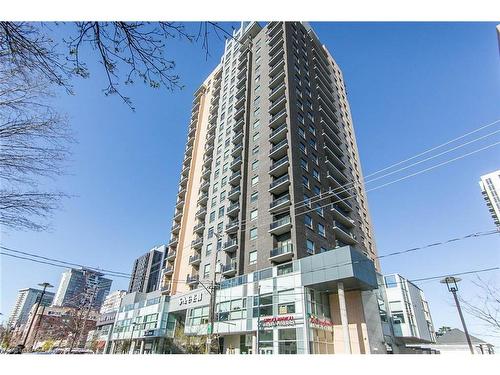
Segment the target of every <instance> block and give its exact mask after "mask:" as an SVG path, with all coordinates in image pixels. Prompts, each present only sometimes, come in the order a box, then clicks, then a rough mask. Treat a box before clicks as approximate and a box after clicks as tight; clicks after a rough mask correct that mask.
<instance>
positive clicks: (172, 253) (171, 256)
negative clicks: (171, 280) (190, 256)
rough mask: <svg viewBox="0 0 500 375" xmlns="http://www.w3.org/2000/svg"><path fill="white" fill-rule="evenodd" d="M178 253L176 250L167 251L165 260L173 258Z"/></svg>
mask: <svg viewBox="0 0 500 375" xmlns="http://www.w3.org/2000/svg"><path fill="white" fill-rule="evenodd" d="M176 255H177V251H175V250H169V251H168V252H167V254H166V255H165V260H172V259H174V258H175V256H176Z"/></svg>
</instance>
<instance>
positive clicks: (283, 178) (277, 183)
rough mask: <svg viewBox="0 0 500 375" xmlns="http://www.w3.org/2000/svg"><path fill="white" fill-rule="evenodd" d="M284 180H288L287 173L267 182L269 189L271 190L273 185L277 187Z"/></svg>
mask: <svg viewBox="0 0 500 375" xmlns="http://www.w3.org/2000/svg"><path fill="white" fill-rule="evenodd" d="M286 182H290V176H289V175H288V174H286V175H284V176H281V177H280V178H277V179H275V180H274V181H273V182H271V183H270V184H269V190H272V189H274V188H275V187H277V186H279V185H281V184H283V183H286Z"/></svg>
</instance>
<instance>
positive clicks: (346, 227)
mask: <svg viewBox="0 0 500 375" xmlns="http://www.w3.org/2000/svg"><path fill="white" fill-rule="evenodd" d="M194 96H195V98H194V101H193V109H192V113H191V121H190V125H189V129H188V139H187V145H186V151H185V156H184V160H183V164H182V170H181V178H180V184H179V191H178V196H177V202H176V208H175V212H174V218H173V225H172V230H171V239H170V242H169V244H168V245H167V247H168V249H167V252H166V254H165V261H164V268H163V269H162V283H161V293H162V294H168V295H170V298H169V300H168V303H169V305H168V321H169V324H171V325H176V324H179V325H180V327H181V328H182V329H183V330H184V333H185V334H186V335H189V336H193V335H195V336H198V337H200V335H207V334H211V333H212V334H216V335H217V344H214V343H213V341H211V340H209V341H210V342H211V345H212V346H213V345H215V346H216V348H215V349H214V348H212V349H211V350H213V351H216V352H219V353H262V354H268V353H269V354H271V353H385V352H387V351H388V350H389V349H387V348H388V347H389V346H391V350H393V351H397V349H396V348H393V346H392V344H391V343H390V342H392V341H391V340H390V337H389V336H390V335H391V332H390V331H389V330H387V329H385V328H384V326H383V322H382V315H383V314H382V312H381V311H382V307H381V306H383V305H384V304H386V302H385V300H384V298H383V293H380V289H379V285H378V284H379V282H378V280H379V279H380V278H381V275H380V274H378V275H377V273H379V272H380V270H379V264H378V261H377V251H376V248H375V243H374V238H373V231H372V225H371V221H370V216H369V213H368V206H367V198H366V193H365V189H364V185H363V177H362V172H361V166H360V161H359V155H358V150H357V146H356V139H355V135H354V129H353V124H352V118H351V114H350V109H349V104H348V102H347V94H346V90H345V85H344V81H343V77H342V73H341V71H340V69H339V67H338V65H337V64H336V63H335V61H334V59H333V58H332V56H331V55H330V53H329V52H328V50H327V49H326V48H325V47H324V46H323V45H322V44H321V43H320V41H319V40H318V38H317V36H316V34H315V33H314V31H313V30H312V29H311V27H310V26H309V25H308V24H306V23H299V22H271V23H269V24H268V25H266V26H265V27H261V26H260V25H259V24H258V23H256V22H251V23H250V22H248V23H242V26H241V28H240V29H239V30H238V31H235V32H234V33H233V38H231V39H230V40H227V41H226V45H225V51H224V55H223V56H222V59H221V62H220V64H219V65H218V66H217V67H216V68H215V69H214V71H213V72H212V73H211V74H210V75H209V76H208V77H207V78H206V80H205V81H204V82H203V84H202V85H201V86H200V87H199V88H198V89H197V91H196V92H195V95H194ZM211 283H215V285H216V287H215V289H213V290H214V292H213V293H208V288H209V286H210V284H211ZM377 289H378V290H377ZM210 311H213V313H211V312H210ZM384 311H387V308H386V309H385V310H384ZM172 332H176V329H173V330H172ZM147 334H148V332H146V331H144V332H142V333H140V335H139V336H138V338H140V339H141V340H143V342H145V344H147V343H148V340H149V339H148V336H147ZM207 342H208V341H207Z"/></svg>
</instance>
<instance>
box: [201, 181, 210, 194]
mask: <svg viewBox="0 0 500 375" xmlns="http://www.w3.org/2000/svg"><path fill="white" fill-rule="evenodd" d="M209 188H210V182H209V181H205V182H204V183H202V184H201V186H200V191H203V192H207V191H208V189H209Z"/></svg>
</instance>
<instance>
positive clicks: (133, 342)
mask: <svg viewBox="0 0 500 375" xmlns="http://www.w3.org/2000/svg"><path fill="white" fill-rule="evenodd" d="M134 349H135V340H132V342H131V343H130V350H129V351H128V354H134Z"/></svg>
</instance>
